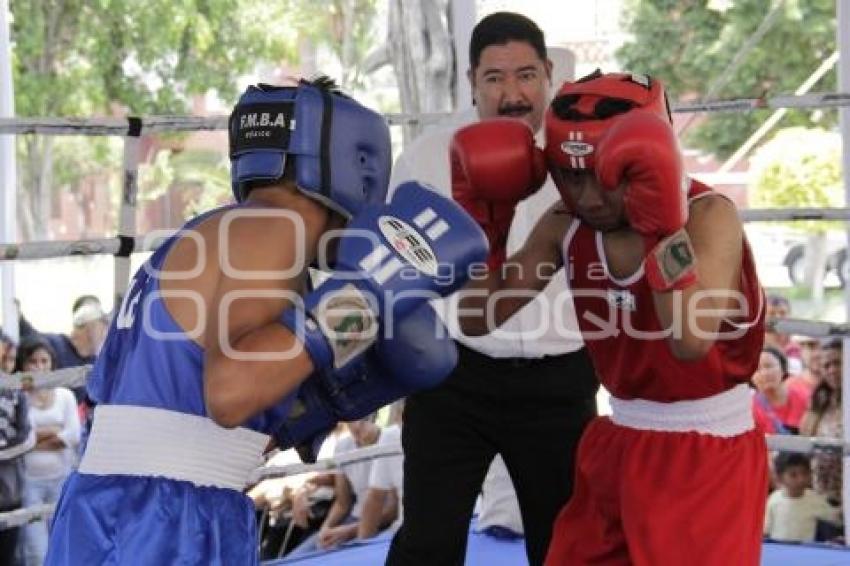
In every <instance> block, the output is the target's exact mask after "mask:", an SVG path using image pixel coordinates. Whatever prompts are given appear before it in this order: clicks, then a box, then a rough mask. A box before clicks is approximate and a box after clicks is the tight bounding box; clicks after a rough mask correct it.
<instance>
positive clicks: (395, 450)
mask: <svg viewBox="0 0 850 566" xmlns="http://www.w3.org/2000/svg"><path fill="white" fill-rule="evenodd" d="M402 454H403V452H402V450H401V444H399V443H394V444H381V445H380V446H367V447H365V448H358V449H356V450H352V451H350V452H346V453H344V454H339V455H337V456H335V457H333V458H326V459H322V460H319V461H318V462H316V463H315V464H302V463H300V462H299V463H295V464H287V465H286V466H263V467H261V468H257V469H256V470H254V471H253V473H251V476H250V478H249V479H248V484H249V485H255V484H258V483H260V482H261V481H263V480H268V479H275V478H283V477H287V476H297V475H299V474H306V473H309V472H329V471H334V470H339V469H341V468H344V467H345V466H349V465H351V464H356V463H357V462H365V461H367V460H375V459H377V458H388V457H390V456H401V455H402Z"/></svg>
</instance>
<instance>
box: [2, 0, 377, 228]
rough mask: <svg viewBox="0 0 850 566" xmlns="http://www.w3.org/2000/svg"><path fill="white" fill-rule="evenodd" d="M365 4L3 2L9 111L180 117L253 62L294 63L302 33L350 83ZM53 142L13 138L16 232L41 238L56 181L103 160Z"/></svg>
mask: <svg viewBox="0 0 850 566" xmlns="http://www.w3.org/2000/svg"><path fill="white" fill-rule="evenodd" d="M374 4H375V1H374V0H325V1H321V2H309V1H307V0H284V1H276V2H268V1H267V0H236V1H233V0H94V1H93V0H12V1H11V9H12V14H13V16H14V24H13V29H12V33H13V36H14V41H15V49H14V52H13V73H14V80H15V88H16V91H15V105H16V111H17V114H18V115H19V116H63V117H84V116H91V115H115V114H118V115H125V114H129V115H150V114H185V113H187V111H188V109H189V107H190V102H191V100H192V98H193V97H194V96H196V95H203V94H205V93H207V92H208V91H210V90H212V91H214V92H215V93H216V94H217V95H218V97H219V98H221V99H222V100H224V101H226V102H228V103H229V102H232V101H233V100H234V99H235V96H236V94H237V90H236V89H237V80H238V78H239V77H240V76H243V75H245V74H247V73H249V72H251V71H253V70H254V69H256V68H257V67H258V66H261V65H268V66H273V67H279V66H280V65H281V64H282V63H283V62H284V61H286V62H293V63H294V62H297V60H298V57H299V46H300V44H301V41H302V40H303V38H305V37H309V38H314V41H316V42H317V44H319V45H322V44H325V45H331V46H332V48H333V49H334V50H335V51H336V52H338V53H340V54H341V57H340V58H341V61H342V65H341V67H342V69H343V75H344V80H343V84H344V85H346V86H350V85H353V84H356V83H357V82H358V80H359V78H358V77H359V75H358V71H357V69H358V68H359V66H358V64H357V63H358V61H359V59H358V57H359V58H362V57H360V55H362V53H364V52H365V51H366V49H367V48H368V47H367V46H366V42H367V40H368V38H369V31H368V28H369V25H370V23H371V20H372V19H374ZM329 8H330V9H329ZM340 14H342V15H340ZM331 31H333V32H334V33H331ZM346 81H347V83H346ZM63 143H65V141H64V140H62V141H57V138H54V137H52V136H21V137H20V141H19V163H20V164H21V165H20V171H21V174H20V175H19V184H20V186H19V187H18V189H19V190H18V194H19V195H21V198H20V199H19V203H20V204H19V206H20V208H19V217H20V218H21V219H22V222H21V228H22V231H23V233H24V237H25V239H33V238H34V239H43V238H44V237H45V235H46V226H47V219H48V216H49V214H48V207H49V203H50V196H51V195H50V190H51V187H53V189H56V188H57V183H56V182H57V179H60V178H61V180H62V181H63V186H64V187H66V188H73V186H74V181H75V179H78V178H79V177H75V176H74V172H75V171H80V172H81V171H83V170H84V169H85V168H84V167H80V166H79V162H80V161H81V158H82V159H83V160H94V162H99V163H103V162H106V161H107V160H108V159H113V158H114V145H110V144H111V143H112V142H110V141H109V140H108V139H100V138H89V139H88V143H90V144H91V145H90V147H88V148H86V149H85V150H84V151H83V153H82V154H79V153H77V154H75V153H74V152H72V151H58V152H57V151H54V148H55V147H56V145H57V144H60V145H61V144H63ZM78 145H82V144H78ZM116 162H120V160H119V161H114V160H113V161H112V164H113V165H114V164H115V163H116ZM177 169H179V167H178V168H177ZM81 174H82V173H81ZM225 174H226V171H225ZM116 182H117V181H116ZM220 184H221V183H218V185H220Z"/></svg>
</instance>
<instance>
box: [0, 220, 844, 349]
mask: <svg viewBox="0 0 850 566" xmlns="http://www.w3.org/2000/svg"><path fill="white" fill-rule="evenodd" d="M740 216H741V220H743V221H744V222H773V221H778V220H783V221H789V220H790V221H795V220H846V221H850V208H750V209H747V210H742V211H740ZM172 234H173V231H171V230H163V231H160V232H156V233H153V234H146V235H144V236H134V237H133V238H132V241H131V242H128V241H127V239H126V238H124V237H116V238H93V239H82V240H64V241H56V240H53V241H41V242H27V243H23V244H0V261H8V260H26V259H46V258H58V257H67V256H75V255H79V256H84V255H98V254H108V255H116V254H118V253H119V251H120V250H121V249H122V247H126V248H129V249H130V251H131V252H152V251H155V250H156V249H157V248H158V247H159V246H160V244H162V242H164V241H165V240H166V239H167V238H168V237H169V236H171V235H172ZM800 334H805V333H800Z"/></svg>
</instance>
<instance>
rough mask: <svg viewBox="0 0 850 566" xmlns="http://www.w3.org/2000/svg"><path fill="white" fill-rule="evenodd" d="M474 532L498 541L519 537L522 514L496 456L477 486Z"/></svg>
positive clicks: (506, 474) (505, 468)
mask: <svg viewBox="0 0 850 566" xmlns="http://www.w3.org/2000/svg"><path fill="white" fill-rule="evenodd" d="M477 529H478V531H479V532H483V533H485V534H488V535H490V536H493V537H496V538H499V539H514V538H521V537H522V536H523V531H524V530H523V526H522V515H521V514H520V510H519V502H518V501H517V498H516V491H514V485H513V483H512V482H511V476H510V474H508V469H507V467H505V461H504V460H503V459H502V457H501V456H499V455H497V456H496V457H495V458H493V462H492V463H491V464H490V469H489V470H488V471H487V475H486V476H485V477H484V484H483V485H482V486H481V506H480V509H479V513H478V523H477Z"/></svg>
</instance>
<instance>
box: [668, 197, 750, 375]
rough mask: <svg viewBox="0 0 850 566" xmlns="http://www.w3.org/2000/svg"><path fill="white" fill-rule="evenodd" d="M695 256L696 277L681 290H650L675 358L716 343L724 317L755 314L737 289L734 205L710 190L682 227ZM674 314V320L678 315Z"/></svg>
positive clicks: (693, 355) (739, 236)
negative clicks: (669, 334) (674, 330)
mask: <svg viewBox="0 0 850 566" xmlns="http://www.w3.org/2000/svg"><path fill="white" fill-rule="evenodd" d="M686 230H687V231H688V235H689V236H690V239H691V243H692V245H693V248H694V253H695V255H696V258H697V263H696V269H697V275H698V277H697V282H696V283H695V284H694V285H691V286H689V287H687V288H685V289H684V290H682V291H680V292H665V293H653V297H654V301H655V309H656V312H657V314H658V319H659V322H661V325H662V327H663V328H680V329H681V331H680V332H679V333H678V334H676V333H674V335H673V336H672V337H671V338H670V346H671V348H672V351H673V353H674V355H676V357H678V358H681V359H699V358H701V357H702V356H704V355H705V354H706V353H707V352H708V350H709V349H710V348H711V346H712V345H713V344H714V343H715V341H716V338H717V332H718V331H719V330H720V324H721V322H722V321H723V319H726V318H728V319H733V320H734V319H735V318H742V317H747V316H748V315H750V316H751V315H752V314H754V313H753V312H752V309H753V308H757V306H756V305H747V304H745V303H746V301H745V299H744V297H743V295H742V294H741V293H740V291H741V289H740V280H741V258H742V243H743V237H744V236H743V227H742V226H741V221H740V220H739V218H738V213H737V211H736V209H735V205H734V204H732V203H731V202H730V201H728V200H727V199H725V198H723V197H720V196H716V195H712V196H708V197H705V198H702V199H698V200H697V201H695V202H694V203H693V204H692V205H691V213H690V218H689V220H688V224H687V226H686ZM677 318H678V320H677Z"/></svg>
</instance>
